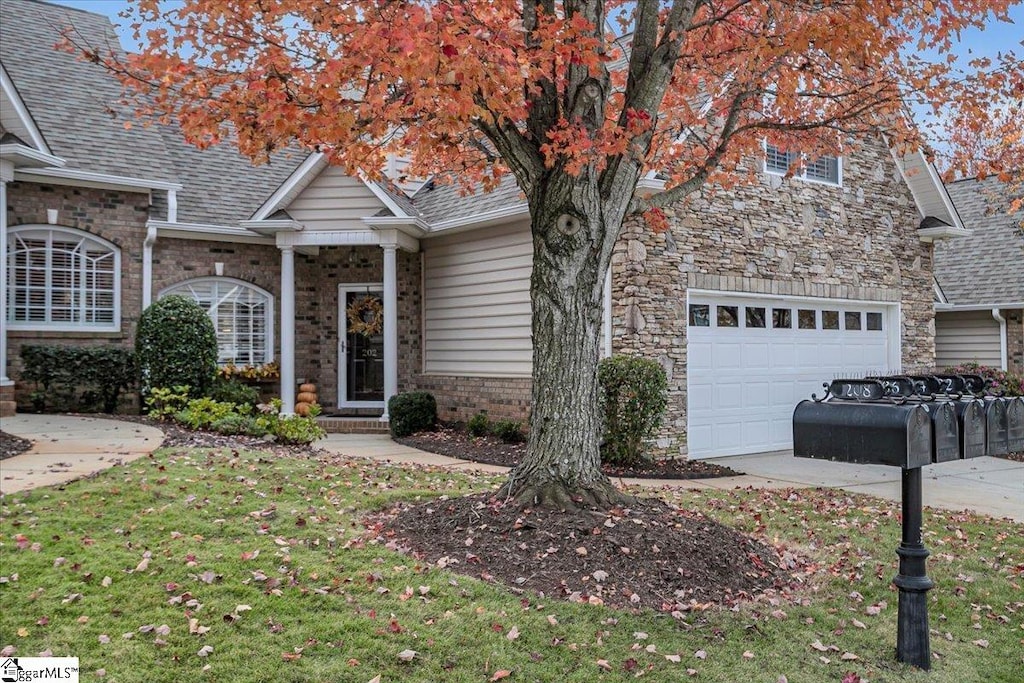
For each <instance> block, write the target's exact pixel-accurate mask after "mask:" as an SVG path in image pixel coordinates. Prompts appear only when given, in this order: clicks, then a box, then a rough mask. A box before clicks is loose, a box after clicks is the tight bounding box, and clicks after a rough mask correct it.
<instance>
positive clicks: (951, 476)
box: [713, 451, 1024, 522]
mask: <svg viewBox="0 0 1024 683" xmlns="http://www.w3.org/2000/svg"><path fill="white" fill-rule="evenodd" d="M713 462H715V463H716V464H719V465H726V466H728V467H731V468H733V469H734V470H739V471H741V472H745V473H746V476H745V477H733V478H732V481H735V483H737V484H739V485H746V484H745V483H744V480H749V483H750V485H753V486H761V487H766V486H778V487H788V486H827V487H833V488H841V489H843V490H845V491H852V492H854V493H867V494H869V495H872V496H878V497H880V498H887V499H889V500H899V499H900V480H901V470H900V469H899V468H898V467H887V466H884V465H851V464H847V463H842V462H831V461H828V460H809V459H807V458H796V457H794V456H793V452H792V451H776V452H772V453H758V454H756V455H737V456H733V457H729V458H716V459H715V460H714V461H713ZM922 475H923V476H922V488H923V494H924V504H925V505H930V506H933V507H938V508H944V509H946V510H965V509H966V510H973V511H974V512H981V513H984V514H986V515H992V516H993V517H1010V518H1012V519H1015V520H1017V521H1018V522H1024V463H1020V462H1014V461H1012V460H1003V459H1001V458H989V457H983V458H972V459H970V460H957V461H954V462H945V463H941V464H938V465H929V466H927V467H923V468H922ZM719 481H722V480H719ZM726 481H728V480H726Z"/></svg>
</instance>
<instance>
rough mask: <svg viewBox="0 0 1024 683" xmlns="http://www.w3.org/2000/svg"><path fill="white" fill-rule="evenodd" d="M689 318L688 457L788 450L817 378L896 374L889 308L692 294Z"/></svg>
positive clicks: (817, 387) (893, 313) (893, 315)
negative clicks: (796, 411) (799, 410)
mask: <svg viewBox="0 0 1024 683" xmlns="http://www.w3.org/2000/svg"><path fill="white" fill-rule="evenodd" d="M687 313H688V321H687V323H688V324H687V416H688V417H687V421H688V430H687V442H688V449H689V454H690V457H692V458H710V457H717V456H724V455H739V454H742V453H757V452H762V451H772V450H780V449H786V448H791V447H792V445H793V435H792V416H793V408H794V407H795V406H796V404H797V402H799V401H800V400H802V399H804V398H810V395H811V393H817V394H819V395H821V393H822V388H821V384H822V382H823V381H826V380H829V379H832V378H834V377H838V376H842V375H853V376H863V375H865V374H875V373H879V374H880V373H884V372H888V371H889V370H890V369H892V370H895V369H897V368H898V364H899V349H898V346H899V336H898V334H896V332H897V331H898V322H897V321H898V320H899V313H898V310H897V309H896V307H895V306H893V305H886V304H868V303H860V302H853V301H849V300H832V299H782V298H779V299H775V298H760V297H758V298H754V297H746V298H744V297H738V296H730V295H714V294H705V295H697V294H692V293H691V296H690V299H689V305H688V310H687ZM890 327H893V328H895V329H892V330H890Z"/></svg>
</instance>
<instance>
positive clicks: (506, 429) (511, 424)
mask: <svg viewBox="0 0 1024 683" xmlns="http://www.w3.org/2000/svg"><path fill="white" fill-rule="evenodd" d="M491 433H492V434H494V435H495V436H496V437H498V438H499V439H501V440H502V441H504V442H505V443H519V442H520V441H522V440H523V426H522V425H521V424H519V423H518V422H516V421H515V420H495V422H494V424H493V425H491Z"/></svg>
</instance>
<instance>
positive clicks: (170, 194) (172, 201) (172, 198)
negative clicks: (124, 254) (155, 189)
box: [142, 190, 178, 311]
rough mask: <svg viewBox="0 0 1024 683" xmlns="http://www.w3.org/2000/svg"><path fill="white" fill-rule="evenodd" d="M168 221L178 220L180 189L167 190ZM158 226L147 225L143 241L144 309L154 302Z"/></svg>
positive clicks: (175, 221) (174, 221)
mask: <svg viewBox="0 0 1024 683" xmlns="http://www.w3.org/2000/svg"><path fill="white" fill-rule="evenodd" d="M167 222H168V223H177V222H178V191H177V190H167ZM155 243H156V226H155V225H147V226H146V239H145V240H143V242H142V310H143V311H144V310H146V309H147V308H149V305H150V304H151V303H153V245H154V244H155Z"/></svg>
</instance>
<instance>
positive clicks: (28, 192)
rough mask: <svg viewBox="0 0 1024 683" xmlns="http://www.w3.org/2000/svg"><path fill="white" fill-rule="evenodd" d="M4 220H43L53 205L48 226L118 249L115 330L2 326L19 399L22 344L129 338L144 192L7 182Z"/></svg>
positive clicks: (136, 304)
mask: <svg viewBox="0 0 1024 683" xmlns="http://www.w3.org/2000/svg"><path fill="white" fill-rule="evenodd" d="M6 208H7V225H8V227H9V229H10V228H16V227H18V226H20V225H41V226H46V225H47V210H51V209H56V210H57V211H58V214H57V222H56V223H55V224H54V227H66V228H76V229H78V230H82V231H84V232H87V233H89V234H90V235H95V236H97V237H102V238H104V239H106V240H109V241H110V242H112V243H113V244H114V245H116V246H117V247H118V248H119V249H120V250H121V326H120V330H119V331H117V332H92V331H83V332H55V331H47V330H40V331H27V330H8V331H7V368H8V373H9V376H10V377H11V379H13V380H15V393H16V396H17V400H18V402H19V404H21V405H24V404H25V403H26V401H27V393H28V392H29V391H31V389H32V387H29V386H27V385H24V384H23V383H21V382H18V381H17V378H18V377H19V376H20V374H21V358H20V355H19V354H20V351H21V347H22V346H23V345H25V344H60V345H62V346H86V345H95V344H113V345H117V346H131V345H132V344H134V334H135V325H136V323H137V322H138V319H139V315H140V314H141V313H142V241H143V239H144V238H145V235H146V219H147V218H148V212H149V194H148V193H142V192H124V191H119V190H104V189H94V188H82V187H70V186H66V185H48V184H41V183H29V182H20V181H18V182H13V183H9V184H8V185H7V207H6Z"/></svg>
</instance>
